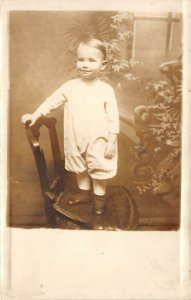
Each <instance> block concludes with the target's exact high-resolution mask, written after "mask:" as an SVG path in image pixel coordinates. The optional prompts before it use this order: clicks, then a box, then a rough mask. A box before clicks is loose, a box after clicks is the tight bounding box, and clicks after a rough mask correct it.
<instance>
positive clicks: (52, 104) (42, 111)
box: [21, 83, 68, 126]
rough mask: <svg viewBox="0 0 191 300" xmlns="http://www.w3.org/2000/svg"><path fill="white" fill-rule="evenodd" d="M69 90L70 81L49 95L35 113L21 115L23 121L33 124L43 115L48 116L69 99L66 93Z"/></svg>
mask: <svg viewBox="0 0 191 300" xmlns="http://www.w3.org/2000/svg"><path fill="white" fill-rule="evenodd" d="M67 91H68V83H65V84H64V85H62V86H61V87H60V88H59V89H58V90H56V91H55V92H54V93H53V94H52V95H51V96H49V97H48V98H47V99H46V100H45V101H44V102H43V103H42V104H41V105H40V106H39V107H38V108H37V110H36V111H35V112H34V113H33V114H25V115H23V116H22V117H21V122H22V123H23V124H27V123H28V124H29V126H32V125H34V124H35V122H36V121H37V120H38V119H39V118H40V117H42V116H46V115H47V114H48V113H50V112H52V111H53V110H55V109H57V108H58V107H59V106H61V105H62V104H64V103H65V102H66V101H67V98H66V96H65V94H67Z"/></svg>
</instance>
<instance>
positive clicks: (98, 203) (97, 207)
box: [93, 194, 106, 215]
mask: <svg viewBox="0 0 191 300" xmlns="http://www.w3.org/2000/svg"><path fill="white" fill-rule="evenodd" d="M93 200H94V213H95V215H102V214H103V213H104V211H105V202H106V196H105V195H103V196H99V195H95V194H94V195H93Z"/></svg>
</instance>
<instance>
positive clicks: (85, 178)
mask: <svg viewBox="0 0 191 300" xmlns="http://www.w3.org/2000/svg"><path fill="white" fill-rule="evenodd" d="M77 183H78V188H79V191H78V192H77V193H75V194H74V195H73V197H71V198H70V200H69V201H68V203H69V204H70V205H75V204H83V203H87V202H89V201H91V195H90V188H91V181H90V177H89V175H88V173H87V172H83V173H80V174H78V175H77Z"/></svg>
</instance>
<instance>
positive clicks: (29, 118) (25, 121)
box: [21, 113, 41, 127]
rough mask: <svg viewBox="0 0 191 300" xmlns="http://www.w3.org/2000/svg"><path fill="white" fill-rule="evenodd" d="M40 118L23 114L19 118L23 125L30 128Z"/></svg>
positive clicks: (38, 115) (37, 115)
mask: <svg viewBox="0 0 191 300" xmlns="http://www.w3.org/2000/svg"><path fill="white" fill-rule="evenodd" d="M40 117H41V115H40V114H37V113H34V114H25V115H23V116H22V117H21V122H22V123H23V124H26V125H29V126H30V127H31V126H33V125H34V124H35V122H36V121H37V120H38V119H39V118H40Z"/></svg>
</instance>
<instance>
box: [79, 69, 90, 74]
mask: <svg viewBox="0 0 191 300" xmlns="http://www.w3.org/2000/svg"><path fill="white" fill-rule="evenodd" d="M80 73H83V74H89V73H90V71H88V70H80Z"/></svg>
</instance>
